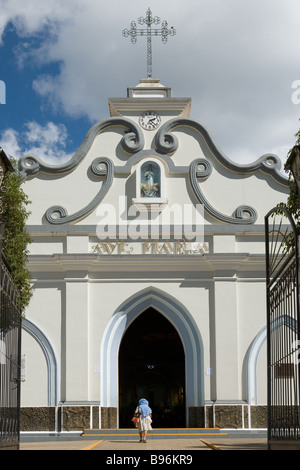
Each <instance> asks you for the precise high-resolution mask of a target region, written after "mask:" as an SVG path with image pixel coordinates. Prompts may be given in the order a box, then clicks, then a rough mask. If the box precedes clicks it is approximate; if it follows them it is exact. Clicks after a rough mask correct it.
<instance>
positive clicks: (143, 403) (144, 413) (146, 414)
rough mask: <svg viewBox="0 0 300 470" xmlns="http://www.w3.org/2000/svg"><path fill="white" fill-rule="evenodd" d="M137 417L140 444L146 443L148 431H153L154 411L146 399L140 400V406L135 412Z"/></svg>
mask: <svg viewBox="0 0 300 470" xmlns="http://www.w3.org/2000/svg"><path fill="white" fill-rule="evenodd" d="M134 414H135V416H138V417H139V423H138V430H139V434H140V442H144V443H145V442H146V440H147V433H148V431H152V426H151V423H152V410H151V408H150V407H149V402H148V400H146V399H145V398H141V399H140V400H139V406H138V407H137V408H136V410H135V413H134Z"/></svg>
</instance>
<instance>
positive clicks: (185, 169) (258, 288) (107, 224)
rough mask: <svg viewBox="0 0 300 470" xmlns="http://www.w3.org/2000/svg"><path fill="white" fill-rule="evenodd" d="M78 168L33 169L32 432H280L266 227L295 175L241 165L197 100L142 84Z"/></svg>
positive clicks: (28, 178)
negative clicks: (269, 428) (137, 424)
mask: <svg viewBox="0 0 300 470" xmlns="http://www.w3.org/2000/svg"><path fill="white" fill-rule="evenodd" d="M109 110H110V117H108V118H107V119H105V120H104V121H100V122H98V123H97V124H95V125H94V126H93V127H92V128H91V129H90V131H89V132H88V134H87V136H86V138H85V140H84V142H83V143H82V145H81V147H80V148H79V149H78V151H77V152H76V154H75V155H74V156H73V157H72V158H71V160H70V161H68V162H67V163H65V164H61V165H57V166H50V165H47V164H46V163H45V162H42V161H41V160H40V159H39V158H38V155H37V156H33V155H25V156H23V157H22V159H21V160H20V168H21V171H22V173H23V176H24V179H25V183H24V190H25V192H26V193H27V194H28V196H29V199H30V200H31V201H32V204H31V212H32V213H31V216H30V218H29V221H28V231H29V232H30V235H31V237H32V244H31V245H30V247H29V248H30V255H29V260H28V266H29V270H30V272H31V275H32V282H33V287H34V294H33V298H32V300H31V303H30V306H29V307H28V309H27V311H26V312H25V318H24V321H23V336H22V358H23V372H22V377H23V381H22V389H21V390H22V393H21V399H22V403H21V405H22V411H21V416H22V428H21V430H33V431H36V430H44V431H53V430H56V431H57V430H78V429H81V428H82V427H93V428H105V427H111V428H116V427H120V428H126V427H130V419H131V417H132V412H133V410H134V407H135V406H136V403H137V400H138V399H139V398H141V397H145V398H147V399H148V400H149V402H150V406H151V408H152V409H153V426H154V427H168V426H179V427H214V426H220V427H223V428H224V427H227V428H245V429H252V428H265V427H266V403H267V387H266V375H267V374H266V293H265V237H264V217H265V215H266V213H267V212H268V211H269V210H270V209H271V208H273V207H274V206H275V205H276V204H278V203H279V202H282V201H285V200H286V197H287V194H288V180H287V179H286V178H285V176H284V175H283V174H282V173H281V172H280V161H279V159H278V158H277V157H276V156H274V155H265V156H263V157H261V158H259V159H258V160H257V161H255V162H254V163H253V164H247V165H238V164H236V163H233V162H232V161H231V160H230V159H228V158H227V157H226V156H225V155H224V154H223V153H222V151H221V150H220V149H219V148H218V147H217V145H216V144H215V142H214V140H213V138H212V137H211V135H210V134H209V132H208V131H207V130H206V129H205V127H204V126H203V125H202V124H200V123H199V122H198V121H196V120H194V119H193V118H192V117H191V116H190V114H191V99H190V98H174V97H173V96H172V91H171V89H170V88H168V87H165V86H163V85H162V84H161V83H160V81H159V80H154V79H150V78H149V79H146V80H141V81H140V83H139V84H138V85H137V86H136V87H132V88H128V92H127V97H126V98H115V99H109Z"/></svg>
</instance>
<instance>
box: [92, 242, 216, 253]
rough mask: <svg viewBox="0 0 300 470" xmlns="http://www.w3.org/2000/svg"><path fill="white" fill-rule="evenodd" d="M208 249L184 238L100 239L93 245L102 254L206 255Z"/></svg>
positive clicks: (96, 251)
mask: <svg viewBox="0 0 300 470" xmlns="http://www.w3.org/2000/svg"><path fill="white" fill-rule="evenodd" d="M207 251H208V247H207V246H206V244H205V243H199V242H186V241H184V240H175V241H170V240H165V241H156V240H155V241H148V240H145V241H144V242H142V243H130V242H126V241H124V240H114V241H112V240H106V241H102V240H100V241H99V242H98V243H97V244H96V245H94V246H93V247H92V252H93V253H97V254H100V255H114V254H118V255H122V254H126V255H134V254H143V255H149V254H150V255H166V254H169V255H204V253H205V252H207Z"/></svg>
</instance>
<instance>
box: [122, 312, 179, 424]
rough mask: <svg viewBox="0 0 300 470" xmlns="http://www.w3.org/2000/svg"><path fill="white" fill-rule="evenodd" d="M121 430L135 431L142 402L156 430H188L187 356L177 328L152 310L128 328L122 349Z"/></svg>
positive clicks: (144, 313) (143, 314)
mask: <svg viewBox="0 0 300 470" xmlns="http://www.w3.org/2000/svg"><path fill="white" fill-rule="evenodd" d="M119 392H120V393H119V427H120V428H128V427H131V426H132V424H131V418H132V416H133V413H134V410H135V408H136V406H137V403H138V400H139V399H140V398H146V399H147V400H148V401H149V405H150V407H151V408H152V411H153V416H152V420H153V427H154V428H164V427H185V425H186V423H185V354H184V349H183V345H182V342H181V339H180V337H179V334H178V333H177V330H176V329H175V328H174V326H173V325H172V324H171V323H170V322H169V321H168V320H167V319H166V318H165V317H164V316H163V315H161V314H160V313H159V312H158V311H157V310H155V309H153V308H148V309H147V310H146V311H145V312H143V313H142V314H141V315H139V316H138V317H137V318H136V320H134V322H133V323H132V324H131V325H130V326H129V327H128V329H127V330H126V332H125V335H124V337H123V339H122V342H121V345H120V349H119Z"/></svg>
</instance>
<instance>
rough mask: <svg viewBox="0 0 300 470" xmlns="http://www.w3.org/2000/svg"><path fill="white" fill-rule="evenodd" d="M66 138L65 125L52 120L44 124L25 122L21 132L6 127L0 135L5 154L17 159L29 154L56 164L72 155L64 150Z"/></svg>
mask: <svg viewBox="0 0 300 470" xmlns="http://www.w3.org/2000/svg"><path fill="white" fill-rule="evenodd" d="M67 139H68V134H67V130H66V128H65V126H64V125H63V124H60V125H56V124H54V123H53V122H48V123H47V124H46V125H45V126H41V125H40V124H38V123H36V122H27V123H26V125H25V126H24V130H23V131H22V132H19V133H18V132H16V131H15V130H13V129H6V130H5V131H4V132H3V133H2V135H1V136H0V141H1V146H2V148H3V149H4V150H5V153H6V154H7V155H9V156H12V157H13V158H15V159H19V158H20V157H21V156H22V155H24V154H31V155H35V156H37V157H39V158H41V159H42V160H43V161H45V162H47V163H49V164H56V165H57V164H60V163H63V162H65V161H67V160H69V159H70V158H71V156H72V155H71V154H68V153H66V152H65V147H66V142H67Z"/></svg>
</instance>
